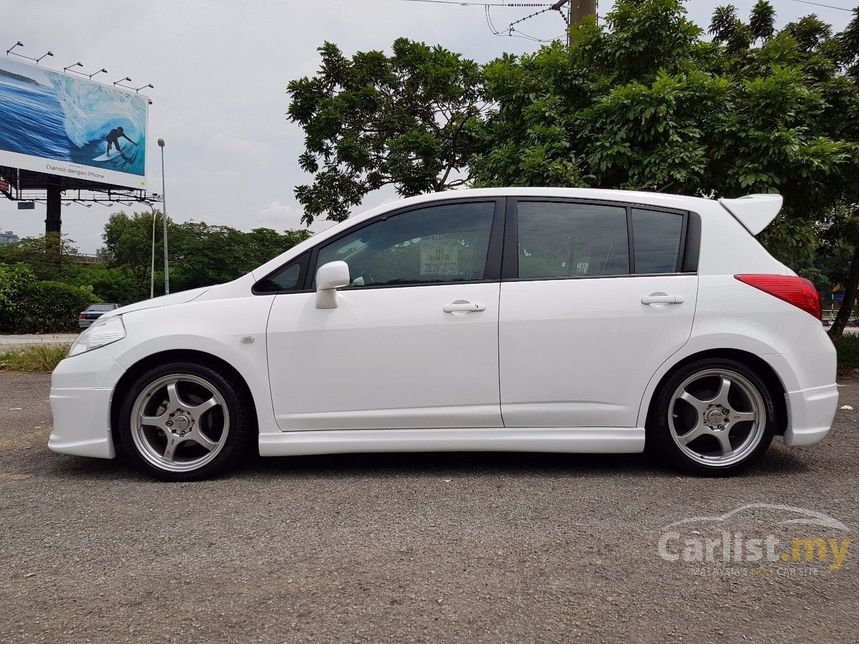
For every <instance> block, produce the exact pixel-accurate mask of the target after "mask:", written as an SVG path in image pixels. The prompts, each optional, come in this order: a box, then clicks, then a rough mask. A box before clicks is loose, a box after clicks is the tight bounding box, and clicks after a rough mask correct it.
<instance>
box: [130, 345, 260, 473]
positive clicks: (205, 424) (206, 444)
mask: <svg viewBox="0 0 860 645" xmlns="http://www.w3.org/2000/svg"><path fill="white" fill-rule="evenodd" d="M240 391H241V390H240V389H239V387H238V384H237V383H235V382H234V381H233V379H231V378H228V377H225V376H223V375H222V374H220V373H219V372H217V371H215V370H213V369H212V368H210V367H208V366H205V365H200V364H198V363H184V362H183V363H171V364H166V365H161V366H158V367H156V368H153V369H151V370H149V371H147V372H146V373H144V374H143V375H141V376H140V378H138V379H137V380H136V381H135V382H134V383H133V384H132V386H131V387H130V388H129V390H128V392H127V393H126V395H125V398H124V399H123V402H122V404H121V407H120V414H119V422H120V424H119V432H120V439H121V445H122V446H123V449H124V450H125V452H126V454H128V456H129V457H130V458H131V460H132V461H134V462H135V463H136V464H137V465H138V466H139V467H141V468H142V469H143V470H145V471H146V472H148V473H150V474H152V475H154V476H156V477H158V478H159V479H165V480H173V481H185V480H192V479H202V478H205V477H209V476H212V475H215V474H217V473H219V472H223V471H224V470H226V469H228V468H231V467H233V466H235V465H236V463H237V462H238V460H239V458H240V456H241V454H242V452H243V451H244V449H245V447H246V446H247V445H248V437H249V434H250V432H249V428H248V425H249V424H248V421H247V414H246V412H245V410H244V409H243V408H244V402H243V401H242V400H241V397H240V396H239V394H238V392H240Z"/></svg>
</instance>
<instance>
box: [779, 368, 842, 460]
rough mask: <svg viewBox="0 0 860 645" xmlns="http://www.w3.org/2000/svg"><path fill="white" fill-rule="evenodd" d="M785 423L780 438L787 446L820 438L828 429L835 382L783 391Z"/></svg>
mask: <svg viewBox="0 0 860 645" xmlns="http://www.w3.org/2000/svg"><path fill="white" fill-rule="evenodd" d="M785 402H786V408H787V409H788V427H787V428H786V430H785V436H783V441H784V443H785V445H786V446H808V445H809V444H812V443H816V442H817V441H821V440H822V439H824V437H825V436H826V435H827V433H828V432H829V431H830V425H831V424H832V423H833V417H834V415H835V414H836V407H837V405H838V404H839V390H838V388H837V387H836V384H835V383H832V384H830V385H824V386H822V387H813V388H809V389H806V390H798V391H796V392H788V393H787V394H786V395H785Z"/></svg>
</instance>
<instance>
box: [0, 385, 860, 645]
mask: <svg viewBox="0 0 860 645" xmlns="http://www.w3.org/2000/svg"><path fill="white" fill-rule="evenodd" d="M47 395H48V377H47V376H46V375H21V374H11V373H0V449H2V450H0V527H2V528H0V531H2V532H0V641H16V642H21V641H68V642H75V641H98V642H110V641H137V642H144V641H148V642H160V641H165V642H175V641H247V642H253V641H473V642H479V641H526V642H528V641H630V640H635V641H663V640H667V641H677V642H690V641H711V642H713V641H736V642H742V641H789V642H792V641H812V642H816V641H844V642H857V639H858V625H857V615H858V587H857V580H858V558H857V548H858V544H857V529H858V517H857V508H858V497H857V487H858V418H857V407H858V401H857V396H858V391H857V380H856V374H855V375H854V376H853V377H852V378H850V379H849V380H847V381H845V383H844V385H843V387H842V389H841V399H842V400H841V401H840V404H841V405H850V406H852V408H853V409H852V410H840V412H839V413H838V416H837V420H836V424H835V426H834V429H833V431H832V432H831V434H830V435H829V436H828V438H827V439H826V440H825V441H824V442H823V443H821V444H819V445H817V446H812V447H808V448H803V449H794V450H791V451H789V450H788V449H786V448H785V447H783V446H782V444H781V442H779V441H776V442H775V443H774V445H773V447H772V448H771V450H770V452H769V453H768V456H767V457H766V459H765V461H764V462H763V463H762V464H761V465H760V466H759V467H757V468H756V469H755V470H753V471H751V472H750V473H749V474H748V475H745V476H743V477H736V478H729V479H702V478H693V477H686V476H678V475H677V474H674V473H670V472H666V471H664V470H662V469H661V468H660V467H659V466H657V465H655V464H653V463H652V462H651V461H650V460H649V459H648V458H647V457H645V456H642V455H631V456H570V455H516V454H500V455H499V454H496V455H494V454H460V455H452V454H429V455H427V454H425V455H381V456H372V455H364V456H337V457H314V458H308V457H303V458H284V459H266V460H264V459H251V460H250V461H249V463H248V464H246V465H245V467H244V468H243V469H242V470H240V471H239V472H237V473H236V474H234V475H232V476H230V477H227V478H224V479H221V480H217V481H209V482H200V483H191V484H165V483H157V482H154V481H151V480H149V479H146V478H145V477H143V476H140V475H138V474H136V473H135V472H132V471H130V470H129V469H128V467H127V466H126V465H124V464H122V463H117V462H110V461H101V460H90V459H84V458H76V457H70V456H62V455H56V454H53V453H51V452H49V451H48V449H47V447H46V441H47V437H48V433H49V431H50V426H51V418H50V412H49V408H48V400H47ZM755 503H767V504H775V505H788V506H793V507H801V508H803V509H808V510H811V511H817V512H820V513H824V514H827V515H829V516H830V517H831V518H834V519H835V520H838V522H841V523H844V525H845V526H844V527H843V529H841V531H837V535H836V537H837V539H835V540H834V542H833V544H834V545H837V544H840V543H841V544H846V543H845V542H844V540H849V542H847V544H848V547H847V552H844V553H847V555H845V558H844V561H843V562H842V563H841V565H840V566H839V567H838V568H837V569H836V570H831V568H830V567H828V566H827V563H824V564H823V565H820V563H819V562H818V561H813V562H812V563H811V564H810V563H806V562H803V561H802V562H801V563H798V564H793V563H789V564H788V565H785V566H783V565H782V564H781V563H767V564H766V566H761V567H752V566H751V565H748V564H746V563H743V562H741V563H734V562H729V564H728V565H726V566H725V567H724V568H723V569H721V570H720V572H719V573H714V572H710V573H709V572H708V569H706V568H705V567H704V566H700V565H698V564H696V563H692V564H691V563H684V562H682V561H668V560H664V559H662V558H661V557H660V555H658V544H659V542H660V539H661V536H665V535H666V531H667V529H666V528H665V527H667V525H669V524H672V523H675V522H678V521H680V520H683V519H685V518H689V517H691V516H701V515H720V514H725V513H728V512H729V511H731V510H733V509H736V508H738V507H740V506H743V505H747V504H755ZM774 512H776V511H774ZM776 521H777V520H775V519H774V515H773V514H772V513H770V514H769V512H768V511H762V510H760V509H759V510H755V509H753V510H750V509H747V510H746V511H743V512H741V513H739V514H737V515H735V516H733V518H732V524H731V525H730V528H731V530H732V531H733V532H734V533H743V535H745V536H756V537H758V538H764V537H765V536H766V535H768V534H770V533H772V532H774V531H777V530H784V527H783V528H782V529H775V528H774V523H775V522H776ZM728 526H729V525H727V527H728ZM786 526H793V527H794V526H796V525H793V524H792V525H786ZM792 530H800V531H801V532H803V531H806V533H804V535H808V534H810V532H811V534H812V535H817V533H815V531H816V530H817V529H814V528H811V529H810V528H809V527H806V528H802V529H792ZM827 530H828V531H831V532H832V531H835V530H836V529H827ZM702 531H705V529H702ZM686 535H688V536H689V535H692V536H693V537H694V538H695V536H697V535H700V531H699V530H697V529H694V530H692V532H691V533H687V534H686ZM840 540H841V541H842V542H840ZM844 553H843V554H844ZM819 555H820V554H819ZM813 570H814V572H815V573H812V572H813ZM744 572H745V573H744Z"/></svg>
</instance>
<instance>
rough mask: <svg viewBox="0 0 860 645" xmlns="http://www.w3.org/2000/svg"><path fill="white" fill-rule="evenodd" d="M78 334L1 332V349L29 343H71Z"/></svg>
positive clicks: (23, 345)
mask: <svg viewBox="0 0 860 645" xmlns="http://www.w3.org/2000/svg"><path fill="white" fill-rule="evenodd" d="M77 337H78V335H77V334H0V351H3V350H5V349H14V348H15V347H25V346H27V345H70V344H71V343H72V341H74V340H75V338H77Z"/></svg>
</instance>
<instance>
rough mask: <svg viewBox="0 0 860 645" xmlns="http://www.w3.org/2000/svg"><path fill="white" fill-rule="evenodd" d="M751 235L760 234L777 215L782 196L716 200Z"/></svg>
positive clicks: (749, 196) (766, 195) (754, 196)
mask: <svg viewBox="0 0 860 645" xmlns="http://www.w3.org/2000/svg"><path fill="white" fill-rule="evenodd" d="M717 201H719V202H720V204H722V205H723V208H725V209H726V210H727V211H729V212H730V213H731V214H732V215H734V216H735V219H737V220H738V221H739V222H740V223H741V224H743V225H744V228H745V229H747V230H748V231H749V232H750V233H752V234H753V235H758V234H759V233H761V232H762V231H763V230H764V229H765V228H767V225H768V224H770V223H771V222H772V221H773V220H774V218H775V217H776V216H777V215H778V214H779V209H780V208H782V195H776V194H758V195H747V196H746V197H739V198H737V199H722V198H721V199H719V200H717Z"/></svg>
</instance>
